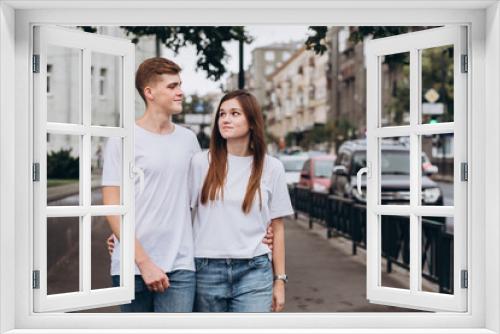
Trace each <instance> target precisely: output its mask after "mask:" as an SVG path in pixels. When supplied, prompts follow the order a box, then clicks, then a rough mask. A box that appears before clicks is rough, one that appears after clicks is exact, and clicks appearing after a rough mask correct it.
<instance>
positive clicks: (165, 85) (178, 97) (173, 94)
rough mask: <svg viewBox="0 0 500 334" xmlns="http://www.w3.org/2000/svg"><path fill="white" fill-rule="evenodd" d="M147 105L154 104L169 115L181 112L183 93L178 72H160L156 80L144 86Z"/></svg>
mask: <svg viewBox="0 0 500 334" xmlns="http://www.w3.org/2000/svg"><path fill="white" fill-rule="evenodd" d="M145 94H146V96H147V98H148V105H151V106H154V107H156V108H158V109H160V110H162V111H164V112H165V113H167V114H169V115H175V114H178V113H180V112H182V100H183V98H184V93H183V92H182V89H181V78H180V76H179V75H178V74H162V75H160V77H159V78H158V80H157V81H156V82H154V83H152V84H151V85H148V86H147V87H146V88H145Z"/></svg>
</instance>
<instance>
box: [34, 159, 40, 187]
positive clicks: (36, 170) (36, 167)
mask: <svg viewBox="0 0 500 334" xmlns="http://www.w3.org/2000/svg"><path fill="white" fill-rule="evenodd" d="M33 181H34V182H38V181H40V164H39V163H38V162H35V163H34V164H33Z"/></svg>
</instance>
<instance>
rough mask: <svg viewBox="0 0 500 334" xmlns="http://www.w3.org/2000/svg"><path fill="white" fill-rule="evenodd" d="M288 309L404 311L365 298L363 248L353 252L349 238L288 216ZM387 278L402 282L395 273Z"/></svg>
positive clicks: (397, 283) (386, 278) (399, 284)
mask: <svg viewBox="0 0 500 334" xmlns="http://www.w3.org/2000/svg"><path fill="white" fill-rule="evenodd" d="M285 231H286V268H287V269H286V270H287V274H288V275H289V282H288V284H287V287H286V307H285V311H286V312H402V311H412V312H414V310H407V309H402V308H396V307H390V306H383V305H376V304H370V303H369V302H368V300H367V299H366V266H365V264H364V262H365V261H364V251H358V255H356V256H353V255H351V245H350V242H347V240H345V239H343V238H332V239H329V240H328V239H326V237H325V236H326V231H325V229H324V228H323V227H321V226H318V225H314V228H313V230H309V227H308V222H307V221H306V220H305V219H301V218H299V219H298V220H293V219H287V221H286V223H285ZM383 276H384V282H389V283H390V285H391V286H393V287H397V286H401V283H400V280H398V279H397V278H393V277H392V276H397V273H396V274H391V275H390V276H391V277H389V275H387V274H385V273H384V274H383Z"/></svg>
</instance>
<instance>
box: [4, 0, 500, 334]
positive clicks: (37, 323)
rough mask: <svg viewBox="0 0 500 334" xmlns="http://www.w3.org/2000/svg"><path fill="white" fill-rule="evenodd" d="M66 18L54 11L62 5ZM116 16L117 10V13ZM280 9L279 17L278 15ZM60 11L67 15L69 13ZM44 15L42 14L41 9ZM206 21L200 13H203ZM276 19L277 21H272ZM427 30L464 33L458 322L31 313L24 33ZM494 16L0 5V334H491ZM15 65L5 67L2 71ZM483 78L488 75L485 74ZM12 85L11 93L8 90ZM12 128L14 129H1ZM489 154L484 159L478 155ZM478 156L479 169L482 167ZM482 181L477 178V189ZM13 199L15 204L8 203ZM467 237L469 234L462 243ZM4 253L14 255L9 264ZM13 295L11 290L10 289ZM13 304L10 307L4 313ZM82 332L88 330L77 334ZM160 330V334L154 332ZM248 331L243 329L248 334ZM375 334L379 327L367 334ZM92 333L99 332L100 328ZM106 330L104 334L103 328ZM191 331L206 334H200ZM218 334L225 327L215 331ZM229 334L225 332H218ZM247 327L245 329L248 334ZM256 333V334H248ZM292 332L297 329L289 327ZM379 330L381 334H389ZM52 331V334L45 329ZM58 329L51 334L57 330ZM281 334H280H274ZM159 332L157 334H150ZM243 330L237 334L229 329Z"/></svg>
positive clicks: (496, 246) (497, 103)
mask: <svg viewBox="0 0 500 334" xmlns="http://www.w3.org/2000/svg"><path fill="white" fill-rule="evenodd" d="M63 6H64V8H66V9H62V7H63ZM121 6H126V7H127V8H120V7H121ZM283 6H286V7H287V8H286V9H281V7H283ZM68 7H71V8H68ZM47 8H49V9H50V10H47ZM208 12H210V15H207V13H208ZM284 13H286V14H287V15H283V14H284ZM165 22H168V24H169V25H176V24H177V25H182V24H193V23H195V24H200V25H210V24H219V25H221V24H222V25H223V24H226V25H232V24H238V25H249V24H283V25H286V24H292V23H293V24H304V25H309V24H313V25H320V24H324V25H331V24H336V25H341V26H349V25H363V24H368V25H433V24H469V25H470V28H471V41H470V43H471V49H470V52H471V68H470V70H471V79H470V80H471V89H470V91H469V94H470V96H469V101H471V102H469V103H470V105H469V107H470V108H469V110H471V113H470V114H469V116H468V132H469V133H470V134H471V136H470V138H469V141H468V148H469V150H468V151H469V152H471V157H470V160H469V161H470V166H469V180H470V183H469V193H468V195H469V198H470V202H469V203H468V205H469V210H468V211H469V217H468V220H469V221H471V222H472V223H471V224H470V225H473V226H474V228H472V230H469V231H468V232H469V233H468V235H469V239H468V244H469V246H470V247H469V259H471V266H470V275H469V279H470V281H469V290H468V291H469V292H468V293H469V297H470V298H468V312H467V313H465V314H456V313H437V314H422V313H401V314H393V313H382V314H374V313H347V314H344V313H342V314H340V313H336V314H319V313H317V314H268V315H252V314H230V315H229V314H227V315H226V314H189V315H174V314H171V315H158V314H151V315H127V314H113V315H109V314H108V315H106V314H103V315H95V314H32V313H31V311H30V310H32V307H31V306H32V305H31V300H32V298H31V294H32V290H31V289H30V288H29V287H30V286H31V263H30V261H31V260H30V247H31V245H32V241H33V240H32V237H31V235H32V233H31V232H32V230H31V229H32V219H33V217H32V213H33V209H32V204H31V203H30V202H29V201H27V200H26V198H30V197H31V195H32V182H31V179H30V176H31V173H30V169H31V162H32V161H31V156H32V151H31V150H32V148H31V145H30V143H31V139H32V120H31V118H30V115H31V113H30V110H31V104H32V101H31V100H30V99H28V98H27V97H29V96H32V95H31V93H30V87H32V85H31V75H30V65H31V59H30V54H31V50H30V34H31V33H30V31H31V25H33V24H58V23H59V24H60V23H65V24H74V25H100V24H110V25H164V24H165ZM499 60H500V7H499V4H498V2H497V1H481V0H480V1H440V0H436V1H431V2H429V1H413V0H407V1H377V2H374V1H363V0H360V1H323V0H318V1H314V2H307V1H301V2H298V1H297V2H296V1H288V2H287V3H286V4H285V3H283V2H282V1H278V0H270V1H262V2H259V1H255V2H252V1H245V0H242V1H233V2H225V1H211V2H200V1H195V0H184V1H183V2H176V1H172V2H162V1H147V2H145V1H142V2H140V1H133V0H131V1H127V2H115V1H106V0H103V1H99V2H92V1H71V2H70V1H65V2H59V1H45V0H39V1H28V0H27V1H18V0H10V1H9V0H5V1H2V2H0V73H1V74H2V75H1V76H0V110H1V111H2V112H1V113H0V135H1V137H0V161H1V165H0V184H1V185H2V186H1V188H0V222H1V224H0V272H1V273H2V274H1V278H0V333H2V334H3V333H9V332H11V333H16V334H20V333H42V332H43V333H48V332H60V333H62V332H64V333H76V332H77V329H79V330H78V332H79V333H111V332H114V333H116V332H122V331H120V330H116V329H117V328H122V329H123V328H129V330H128V331H127V332H128V333H152V332H153V330H152V329H150V330H146V329H144V326H145V324H148V325H149V326H150V328H158V329H163V331H162V332H170V333H173V332H181V330H175V329H179V328H192V330H191V331H189V332H190V333H195V332H200V333H203V332H204V333H209V332H211V333H214V332H217V333H222V332H226V333H228V332H231V333H233V332H237V331H238V330H237V329H243V328H246V330H245V331H244V332H245V333H252V332H255V333H264V332H269V330H264V328H267V329H273V328H274V329H275V330H274V331H275V332H293V333H329V332H331V333H341V332H351V333H352V332H354V331H355V330H356V329H357V331H356V332H358V333H387V332H389V331H390V332H393V333H396V332H397V333H401V332H408V333H409V332H411V333H457V332H460V333H469V332H474V333H499V332H500V320H499V317H498V314H499V313H500V260H499V258H500V256H499V255H500V251H499V250H500V242H499V241H500V226H498V221H500V206H499V205H498V200H499V198H500V177H499V175H498V170H499V169H500V159H499V157H500V152H499V147H500V131H498V127H499V125H500V115H498V112H497V111H498V110H499V109H500V94H498V91H499V90H500V64H499V63H500V61H499ZM12 64H15V69H14V67H13V66H12ZM486 69H487V71H486ZM13 83H15V84H13ZM13 124H15V126H12V125H13ZM487 154H488V155H487ZM486 157H487V161H486ZM485 175H488V180H487V181H488V182H486V177H485ZM13 189H15V190H14V196H12V193H13ZM471 232H472V233H471ZM13 254H15V256H13ZM486 264H487V265H486ZM12 287H14V288H12ZM486 291H487V292H488V293H487V294H486V293H485V292H486ZM13 306H14V307H13ZM89 326H93V329H87V328H89ZM167 327H168V328H169V329H165V328H167ZM248 327H251V329H248ZM381 327H383V328H384V329H377V328H381ZM99 328H100V330H99ZM112 328H115V330H114V331H112V330H111V329H112ZM202 328H209V329H207V330H203V329H202ZM220 328H226V330H222V329H220ZM227 328H229V329H227ZM252 328H253V329H252ZM259 328H260V329H262V330H259ZM294 328H300V329H294ZM389 328H390V329H389ZM48 329H52V330H48ZM57 329H59V330H57ZM278 329H281V330H278ZM156 332H158V331H156ZM240 332H243V330H240Z"/></svg>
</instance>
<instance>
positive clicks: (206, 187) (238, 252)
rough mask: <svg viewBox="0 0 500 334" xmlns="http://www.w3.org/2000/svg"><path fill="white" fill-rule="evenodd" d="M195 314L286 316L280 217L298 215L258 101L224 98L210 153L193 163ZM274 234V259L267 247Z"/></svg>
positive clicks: (245, 96) (240, 95) (243, 95)
mask: <svg viewBox="0 0 500 334" xmlns="http://www.w3.org/2000/svg"><path fill="white" fill-rule="evenodd" d="M190 174H191V182H192V184H191V189H192V191H193V195H192V203H191V204H192V206H193V208H195V214H194V222H193V228H194V244H195V265H196V294H195V311H198V312H269V311H271V310H272V311H281V310H282V309H283V307H284V303H285V282H286V280H287V277H286V275H285V240H284V237H285V236H284V225H283V217H284V216H288V215H291V214H292V213H293V209H292V205H291V202H290V197H289V194H288V189H287V185H286V181H285V171H284V168H283V165H282V164H281V162H280V161H279V160H277V159H275V158H273V157H271V156H269V155H266V143H265V141H264V119H263V116H262V113H261V110H260V107H259V104H258V102H257V100H256V99H255V97H254V96H253V95H251V94H250V93H248V92H246V91H244V90H237V91H233V92H231V93H228V94H226V95H225V96H224V97H223V98H222V100H221V102H220V104H219V107H218V109H217V114H216V116H215V125H214V128H213V130H212V136H211V139H210V148H209V151H208V152H200V153H198V154H195V155H194V157H193V159H192V161H191V172H190ZM270 224H271V225H272V228H273V233H274V237H273V251H272V252H271V250H270V249H269V247H268V246H267V245H265V244H263V243H262V239H263V238H264V236H265V234H266V228H267V227H268V225H270Z"/></svg>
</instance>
